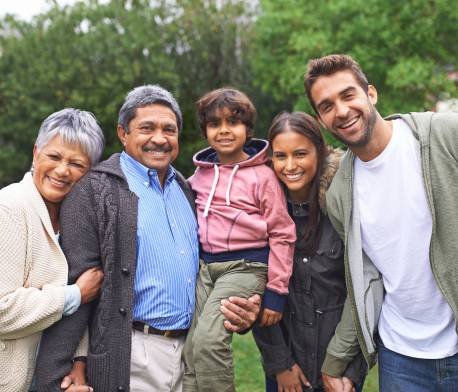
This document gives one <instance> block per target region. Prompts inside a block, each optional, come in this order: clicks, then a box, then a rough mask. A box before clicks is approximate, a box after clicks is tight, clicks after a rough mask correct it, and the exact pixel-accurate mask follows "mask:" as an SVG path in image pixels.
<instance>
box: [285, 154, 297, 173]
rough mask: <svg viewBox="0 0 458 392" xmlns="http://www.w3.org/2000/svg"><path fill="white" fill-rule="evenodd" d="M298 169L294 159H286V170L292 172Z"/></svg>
mask: <svg viewBox="0 0 458 392" xmlns="http://www.w3.org/2000/svg"><path fill="white" fill-rule="evenodd" d="M295 168H296V161H295V160H294V157H292V156H291V157H288V158H286V164H285V169H286V170H287V171H291V170H293V169H295Z"/></svg>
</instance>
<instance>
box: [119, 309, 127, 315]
mask: <svg viewBox="0 0 458 392" xmlns="http://www.w3.org/2000/svg"><path fill="white" fill-rule="evenodd" d="M119 313H121V314H122V315H123V316H125V315H126V314H127V311H126V309H124V308H119Z"/></svg>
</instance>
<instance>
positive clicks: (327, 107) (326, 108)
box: [320, 104, 331, 114]
mask: <svg viewBox="0 0 458 392" xmlns="http://www.w3.org/2000/svg"><path fill="white" fill-rule="evenodd" d="M330 110H331V105H330V104H325V105H322V106H321V107H320V113H324V114H326V113H328V112H329V111H330Z"/></svg>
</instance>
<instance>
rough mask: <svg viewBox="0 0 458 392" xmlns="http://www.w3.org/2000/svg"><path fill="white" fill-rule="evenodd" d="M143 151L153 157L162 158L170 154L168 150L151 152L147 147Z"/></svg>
mask: <svg viewBox="0 0 458 392" xmlns="http://www.w3.org/2000/svg"><path fill="white" fill-rule="evenodd" d="M143 151H144V152H147V153H148V154H151V155H153V156H156V157H161V156H164V155H166V154H168V153H169V152H170V151H168V150H156V149H154V150H153V149H152V148H148V147H145V148H143Z"/></svg>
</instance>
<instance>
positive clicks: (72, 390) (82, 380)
mask: <svg viewBox="0 0 458 392" xmlns="http://www.w3.org/2000/svg"><path fill="white" fill-rule="evenodd" d="M60 389H63V390H65V391H66V392H93V389H92V388H91V387H90V386H89V385H86V364H85V363H84V362H81V361H75V363H74V364H73V368H72V371H71V372H70V373H69V374H67V375H66V376H65V377H64V378H63V380H62V383H61V384H60Z"/></svg>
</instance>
